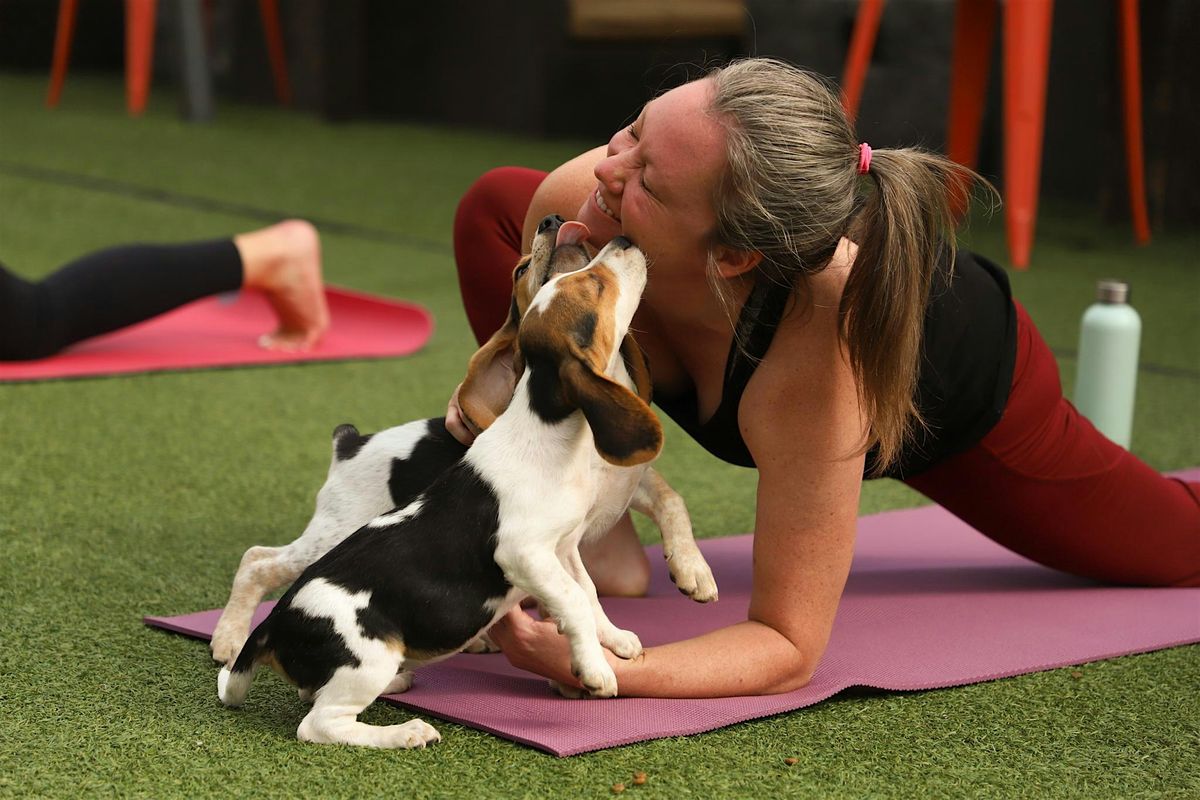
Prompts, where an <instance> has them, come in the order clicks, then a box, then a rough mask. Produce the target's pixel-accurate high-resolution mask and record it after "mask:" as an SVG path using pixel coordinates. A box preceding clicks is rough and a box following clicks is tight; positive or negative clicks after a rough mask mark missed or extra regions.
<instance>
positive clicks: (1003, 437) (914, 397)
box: [448, 59, 1200, 697]
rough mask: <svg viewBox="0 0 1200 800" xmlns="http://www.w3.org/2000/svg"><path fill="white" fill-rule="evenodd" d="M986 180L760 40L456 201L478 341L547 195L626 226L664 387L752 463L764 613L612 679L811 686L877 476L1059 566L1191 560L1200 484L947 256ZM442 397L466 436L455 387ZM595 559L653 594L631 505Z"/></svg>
mask: <svg viewBox="0 0 1200 800" xmlns="http://www.w3.org/2000/svg"><path fill="white" fill-rule="evenodd" d="M971 177H972V176H971V174H970V173H969V172H967V171H966V170H964V169H962V168H961V167H958V166H956V165H954V164H953V163H951V162H949V161H947V160H945V159H943V158H941V157H938V156H935V155H932V154H928V153H923V152H920V151H916V150H880V151H875V152H874V153H872V152H871V151H870V148H869V147H867V146H865V145H861V146H860V144H859V142H857V140H856V138H855V137H854V133H853V130H852V128H851V126H850V125H849V123H848V122H847V120H846V118H845V116H844V114H843V113H842V110H841V107H840V105H839V103H838V101H837V98H836V97H835V96H834V95H833V94H832V93H831V92H830V91H829V90H828V88H827V87H826V86H825V85H823V84H822V83H821V82H820V81H819V80H816V79H814V78H813V76H811V75H808V74H807V73H804V72H802V71H799V70H796V69H794V68H792V67H789V66H787V65H785V64H782V63H780V62H777V61H772V60H767V59H752V60H747V61H742V62H738V63H735V64H732V65H730V66H728V67H726V68H724V69H720V70H716V71H714V72H713V73H711V74H710V75H709V76H707V77H705V78H703V79H701V80H698V81H695V82H693V83H688V84H685V85H683V86H681V87H678V88H676V89H674V90H672V91H670V92H667V93H666V94H664V95H662V96H660V97H658V98H657V99H655V100H653V101H652V102H650V103H649V104H647V106H646V107H645V108H644V109H643V111H642V113H641V115H640V116H639V117H638V119H637V120H636V121H635V122H634V123H633V124H632V125H631V126H630V127H629V128H627V129H624V130H622V131H619V132H618V133H617V134H616V135H614V136H613V138H612V140H611V141H610V142H609V144H608V146H607V148H599V149H596V150H593V151H591V152H588V153H585V154H583V155H582V156H579V157H578V158H576V159H574V160H572V161H570V162H568V163H566V164H564V165H563V166H561V167H559V168H558V169H556V170H555V171H554V172H552V173H550V174H549V175H548V176H546V175H542V174H541V173H536V172H534V171H531V170H514V169H505V170H497V171H494V172H492V173H489V174H488V175H486V176H484V178H482V179H481V180H480V181H479V182H478V183H477V184H476V185H475V186H474V187H472V189H471V191H470V192H468V194H467V196H466V197H464V199H463V202H462V205H461V207H460V209H459V216H458V219H457V220H456V226H455V241H456V255H457V258H458V263H459V270H460V281H461V283H462V287H463V294H464V299H465V303H466V306H467V310H468V314H469V316H470V317H471V321H472V325H473V327H474V330H475V332H476V335H477V336H480V335H481V334H484V333H485V332H487V331H490V329H492V328H494V327H495V326H496V325H497V324H498V322H499V320H500V319H501V318H502V317H503V314H504V303H505V300H504V297H505V291H506V290H505V288H504V286H503V283H504V280H505V279H506V277H507V270H508V268H509V267H508V266H506V265H511V264H512V263H513V261H514V260H515V257H516V252H517V250H518V248H524V247H528V244H529V240H530V232H531V230H532V229H533V226H535V225H536V224H537V220H539V219H541V218H542V217H543V216H544V215H546V214H550V213H558V214H561V215H563V216H564V217H568V218H575V219H578V220H580V221H582V222H584V223H586V224H587V225H588V227H589V229H590V231H591V234H592V235H591V241H592V243H593V244H596V245H600V244H602V243H603V242H605V241H607V240H608V239H610V238H611V237H612V236H615V235H617V234H624V235H626V236H628V237H629V238H630V239H632V240H633V241H634V242H635V243H636V244H637V245H639V246H640V247H641V248H642V249H643V250H644V251H645V252H646V253H647V255H648V257H649V259H650V262H651V266H650V279H649V284H648V285H647V288H646V292H645V294H644V296H643V301H642V305H641V306H640V308H639V311H638V316H637V318H636V319H635V322H634V325H633V327H634V328H635V329H636V330H637V331H638V341H639V343H640V344H641V345H642V346H643V348H644V349H645V350H646V352H647V355H648V356H649V360H650V365H651V369H652V372H653V380H654V391H655V400H656V402H658V404H659V405H660V406H661V407H662V408H663V409H664V410H665V411H666V412H667V413H668V414H670V415H671V416H672V417H673V418H674V419H675V420H676V421H678V422H679V423H680V424H681V426H682V427H683V428H684V429H685V430H687V431H689V433H691V434H692V435H693V436H694V437H695V438H697V440H698V441H699V442H700V443H701V444H703V445H704V446H705V447H706V448H707V449H709V450H710V451H711V452H713V453H714V454H716V455H718V456H719V457H722V458H724V459H726V460H729V461H732V462H733V463H741V464H744V465H748V466H755V467H756V468H757V470H758V476H759V481H758V500H757V509H756V521H755V529H754V572H753V579H754V588H753V593H752V597H751V602H750V611H749V618H748V619H747V620H746V621H745V622H743V623H740V624H738V625H734V626H731V627H727V628H723V629H720V630H717V631H713V632H711V633H709V634H706V635H704V636H701V637H697V638H695V639H690V640H686V641H682V642H676V643H673V644H669V645H665V646H662V647H654V648H649V649H648V650H647V651H646V653H645V655H644V656H643V657H641V658H638V659H635V660H633V661H627V662H626V661H621V660H620V659H617V658H616V657H612V656H610V660H611V661H612V663H613V667H614V669H615V670H616V674H617V680H618V683H619V685H620V691H621V694H622V695H626V696H635V695H640V696H658V697H715V696H726V695H742V694H762V693H773V692H785V691H789V690H793V689H796V688H799V687H801V686H803V685H805V684H806V683H807V682H808V680H809V679H810V677H811V676H812V674H813V671H814V669H815V668H816V665H817V662H818V660H819V659H820V657H821V654H822V652H823V651H824V649H825V646H826V643H827V641H828V639H829V635H830V630H831V627H832V623H833V618H834V613H835V611H836V610H837V606H838V601H839V598H840V596H841V593H842V590H843V587H844V585H845V581H846V577H847V573H848V571H849V568H850V561H851V555H852V552H853V545H854V531H855V520H856V515H857V511H858V500H859V492H860V486H861V482H862V480H863V478H864V477H868V478H869V477H878V476H891V477H897V478H900V479H902V480H904V481H905V482H906V483H907V484H908V485H910V486H912V487H914V488H916V489H918V490H919V491H921V492H923V493H925V494H926V495H928V496H929V497H930V498H932V499H933V500H935V501H937V502H938V503H940V504H942V505H943V506H945V507H946V508H948V509H949V510H950V511H952V512H953V513H955V514H956V515H958V516H960V517H962V518H963V519H964V520H966V521H967V522H968V523H970V524H971V525H972V526H974V527H976V528H977V529H979V530H980V531H982V532H983V533H985V534H986V535H988V536H990V537H991V538H993V539H995V540H996V541H997V542H1000V543H1001V544H1003V545H1005V546H1007V547H1009V548H1011V549H1013V550H1015V551H1016V552H1019V553H1021V554H1023V555H1025V556H1027V557H1029V558H1032V559H1034V560H1036V561H1038V562H1040V563H1043V564H1046V565H1048V566H1051V567H1054V568H1057V569H1062V570H1066V571H1069V572H1073V573H1075V574H1079V575H1085V576H1089V577H1093V578H1097V579H1100V580H1107V581H1116V582H1122V583H1138V584H1149V585H1169V584H1179V585H1196V584H1197V583H1200V485H1192V486H1188V485H1186V484H1184V483H1182V482H1179V481H1174V480H1170V479H1166V478H1163V477H1161V476H1160V475H1159V474H1158V473H1156V472H1154V471H1153V470H1151V469H1150V468H1149V467H1147V466H1146V465H1145V464H1143V463H1141V462H1140V461H1138V460H1137V459H1135V458H1134V457H1133V456H1131V455H1130V454H1128V453H1127V452H1126V451H1124V450H1123V449H1121V448H1120V447H1118V446H1116V445H1114V444H1112V443H1111V442H1109V441H1108V440H1107V439H1105V438H1104V437H1103V436H1101V435H1100V434H1099V433H1098V432H1097V431H1096V430H1095V429H1094V428H1093V427H1092V426H1091V425H1090V424H1089V423H1088V422H1087V421H1086V420H1084V419H1082V418H1081V417H1079V416H1078V414H1076V412H1075V410H1074V409H1073V408H1072V407H1071V406H1070V404H1069V403H1068V402H1067V401H1066V400H1065V399H1064V398H1063V395H1062V390H1061V387H1060V385H1059V381H1058V372H1057V366H1056V364H1055V362H1054V359H1053V356H1052V355H1051V354H1050V352H1049V350H1048V348H1047V347H1046V345H1045V343H1044V342H1043V341H1042V339H1041V337H1040V336H1039V335H1038V333H1037V331H1036V329H1035V328H1034V326H1033V324H1032V322H1030V320H1029V317H1028V315H1027V314H1026V313H1025V311H1024V309H1022V308H1021V307H1020V305H1018V304H1016V303H1015V302H1014V301H1013V300H1012V299H1011V295H1010V293H1009V287H1008V282H1007V280H1006V278H1005V277H1004V274H1003V272H1002V271H1001V270H1000V269H998V268H996V267H995V266H993V265H991V264H989V263H988V262H987V261H985V260H983V259H981V258H978V257H975V256H972V255H971V254H968V253H956V252H955V248H954V238H953V213H952V200H953V199H954V198H955V197H961V196H962V193H963V192H965V191H966V190H967V188H968V185H969V181H970V179H971ZM522 220H523V229H521V228H520V227H519V226H520V225H521V224H522ZM519 230H523V236H522V237H521V240H520V241H518V231H519ZM951 265H952V267H953V268H952V269H951ZM731 323H732V324H731ZM448 413H449V422H448V425H449V426H450V427H451V430H453V431H455V432H456V434H457V435H459V436H460V437H461V438H464V439H467V438H469V435H470V434H469V432H468V431H466V430H465V428H464V427H463V426H462V424H461V421H460V418H459V417H458V414H457V409H456V408H455V407H454V403H453V401H452V403H451V408H450V410H449V412H448ZM585 555H586V556H587V558H586V560H587V562H588V566H589V570H591V571H592V574H593V577H594V578H595V579H596V583H597V585H598V586H600V587H601V588H602V589H605V588H606V589H608V590H609V591H610V592H611V593H624V594H637V593H639V592H641V591H644V589H645V585H646V574H647V570H648V566H647V564H646V562H645V557H644V555H642V551H641V548H640V547H639V546H638V544H637V539H636V536H635V535H634V533H633V529H632V526H631V525H629V524H625V525H623V526H619V527H618V528H616V529H614V531H613V532H612V533H611V534H610V535H608V536H607V537H605V538H604V539H603V540H602V541H601V542H599V543H598V544H597V546H596V547H595V548H594V549H593V550H592V551H591V552H589V553H587V554H585ZM493 637H494V638H495V639H496V641H497V643H499V644H500V645H501V647H502V648H503V649H504V651H505V653H506V654H507V656H508V657H509V659H510V660H511V661H512V662H513V663H514V664H516V665H517V666H520V667H524V668H526V669H530V670H533V671H535V672H538V673H541V674H543V675H546V676H547V677H551V678H554V679H555V680H558V681H562V682H568V683H570V682H573V679H572V677H571V675H570V666H569V661H568V657H567V651H566V647H565V644H564V642H563V640H562V639H561V637H559V636H558V634H557V633H556V631H555V628H554V626H553V625H552V624H549V623H545V622H539V621H534V620H533V619H531V618H529V617H528V616H526V615H524V614H513V615H509V616H508V617H506V618H505V619H504V620H503V621H502V623H501V624H500V625H498V626H497V628H495V629H494V630H493Z"/></svg>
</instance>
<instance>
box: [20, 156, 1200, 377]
mask: <svg viewBox="0 0 1200 800" xmlns="http://www.w3.org/2000/svg"><path fill="white" fill-rule="evenodd" d="M0 172H2V173H6V174H8V175H14V176H16V177H20V178H26V179H29V180H36V181H42V182H44V183H52V184H56V185H59V186H69V187H72V188H76V189H85V190H89V191H94V192H102V193H105V194H115V195H120V196H123V197H131V198H134V199H137V200H144V201H146V202H150V203H160V204H162V205H169V206H177V207H180V208H189V209H195V210H199V211H208V212H214V213H223V214H231V215H234V216H243V217H248V218H250V219H257V220H262V221H264V222H268V223H273V222H278V221H279V220H281V219H288V218H292V217H300V218H302V219H306V220H308V221H309V222H311V223H312V224H313V225H316V226H317V228H318V229H320V230H321V232H322V233H331V234H335V235H339V236H346V237H349V238H353V239H362V240H366V241H374V242H386V243H389V244H399V245H402V246H404V247H409V248H412V249H414V250H421V251H424V252H427V253H435V254H437V255H447V254H450V253H451V252H452V249H451V248H450V247H448V246H446V245H445V244H441V243H438V242H431V241H428V240H424V239H416V238H413V237H410V236H405V235H403V234H399V233H394V232H392V231H385V230H381V229H379V228H370V227H367V226H365V225H355V224H354V223H350V222H340V221H338V220H333V219H326V218H324V217H314V216H310V215H305V214H293V213H289V212H285V211H277V210H272V209H268V208H260V207H259V206H252V205H248V204H245V203H232V202H229V201H226V200H216V199H213V198H210V197H201V196H199V195H190V194H182V193H180V192H171V191H167V190H166V189H155V188H151V187H148V186H141V185H138V184H134V183H125V182H123V181H118V180H113V179H111V178H98V177H95V176H92V175H81V174H79V173H75V172H67V171H64V170H57V169H49V168H46V167H31V166H28V165H25V164H17V163H14V162H12V161H5V160H3V159H0ZM1050 350H1051V352H1052V353H1054V355H1056V356H1058V357H1060V358H1067V359H1076V358H1078V352H1077V351H1076V350H1072V349H1069V348H1062V347H1051V348H1050ZM1138 372H1147V373H1151V374H1154V375H1164V376H1167V377H1171V378H1189V379H1191V380H1200V370H1192V369H1187V368H1185V367H1167V366H1162V365H1161V364H1152V363H1142V364H1139V365H1138Z"/></svg>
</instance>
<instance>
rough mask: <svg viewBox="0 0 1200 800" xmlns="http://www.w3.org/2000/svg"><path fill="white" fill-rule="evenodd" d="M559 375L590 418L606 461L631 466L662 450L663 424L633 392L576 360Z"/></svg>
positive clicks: (574, 399)
mask: <svg viewBox="0 0 1200 800" xmlns="http://www.w3.org/2000/svg"><path fill="white" fill-rule="evenodd" d="M559 374H560V376H561V377H562V382H563V388H564V389H565V390H566V393H567V396H568V397H569V398H570V399H571V400H572V401H573V402H574V403H575V405H577V406H579V408H580V410H581V411H583V415H584V416H585V417H587V421H588V425H590V426H591V428H592V438H593V439H595V442H596V450H597V452H599V453H600V457H601V458H603V459H604V460H605V461H607V462H609V463H610V464H615V465H617V466H619V467H632V466H634V465H636V464H644V463H646V462H647V461H650V460H651V459H653V458H654V457H655V456H657V455H658V453H659V451H660V450H662V444H663V432H662V425H661V424H659V421H658V417H656V416H654V412H653V411H651V410H650V406H648V405H646V404H645V403H644V402H642V399H641V398H639V397H638V396H637V395H635V394H634V393H633V392H631V391H629V390H628V389H626V388H625V387H624V386H622V385H621V384H619V383H617V382H616V381H612V380H609V379H608V378H606V377H605V376H603V375H600V374H598V373H596V372H595V371H594V370H593V369H591V367H589V366H588V365H587V364H586V363H584V362H582V361H580V360H578V359H574V358H572V359H568V360H567V362H566V363H565V364H563V366H562V368H561V370H560V373H559Z"/></svg>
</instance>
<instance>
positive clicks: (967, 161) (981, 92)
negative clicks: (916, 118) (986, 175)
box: [946, 0, 996, 169]
mask: <svg viewBox="0 0 1200 800" xmlns="http://www.w3.org/2000/svg"><path fill="white" fill-rule="evenodd" d="M995 32H996V0H958V5H957V7H956V9H955V12H954V50H953V53H952V55H951V60H950V114H949V119H947V121H946V154H947V155H948V156H949V157H950V158H951V160H953V161H957V162H958V163H959V164H962V165H963V166H964V167H970V168H971V169H974V168H975V166H976V164H977V163H978V161H979V131H980V128H982V127H983V108H984V104H985V102H986V101H987V84H988V69H989V68H990V67H991V65H992V41H993V39H994V38H995V37H994V34H995Z"/></svg>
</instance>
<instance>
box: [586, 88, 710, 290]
mask: <svg viewBox="0 0 1200 800" xmlns="http://www.w3.org/2000/svg"><path fill="white" fill-rule="evenodd" d="M712 92H713V85H712V81H710V80H699V81H694V82H692V83H688V84H684V85H683V86H680V87H678V88H675V89H672V90H671V91H669V92H667V93H666V94H664V95H662V96H661V97H658V98H656V99H654V100H652V101H650V102H649V103H647V104H646V106H645V107H644V108H643V109H642V113H641V114H640V115H639V116H638V118H637V120H636V121H635V122H634V123H633V124H632V125H630V126H629V127H627V128H623V129H622V130H619V131H617V133H616V134H614V135H613V137H612V139H611V140H609V143H608V155H607V157H606V158H605V159H604V160H603V161H601V162H600V163H599V164H598V165H597V166H596V178H597V180H598V183H597V186H596V189H595V191H594V192H593V193H592V195H591V196H590V197H589V198H588V199H587V200H585V201H584V203H583V205H582V207H580V209H579V214H578V216H577V218H578V219H579V221H580V222H583V223H585V224H586V225H587V226H588V228H589V229H590V230H591V232H592V235H591V238H590V241H591V243H592V244H593V245H595V246H597V247H602V246H603V245H604V244H605V243H607V242H608V241H609V240H610V239H612V238H613V237H614V236H617V235H618V234H623V235H625V236H627V237H629V238H630V239H631V240H632V241H633V243H634V244H636V245H637V246H638V247H640V248H641V249H642V250H643V251H644V252H645V253H646V255H647V256H648V258H649V260H650V262H651V273H650V274H651V282H654V277H655V275H656V273H657V276H658V277H659V278H662V277H664V274H667V275H670V274H674V275H679V276H684V275H690V276H693V277H703V276H704V274H705V272H704V267H705V264H706V259H707V254H708V250H709V247H710V245H711V241H712V233H713V230H714V228H715V227H716V221H717V217H716V211H715V210H714V209H713V204H712V197H713V192H714V189H715V186H716V182H717V179H718V176H719V175H720V172H721V170H722V169H723V168H724V165H725V131H724V129H723V128H722V127H721V126H720V125H719V124H718V123H717V122H716V121H715V120H714V119H713V118H712V117H711V116H710V114H709V113H708V107H709V102H710V100H711V97H712ZM681 270H682V271H681ZM660 285H661V281H660Z"/></svg>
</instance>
